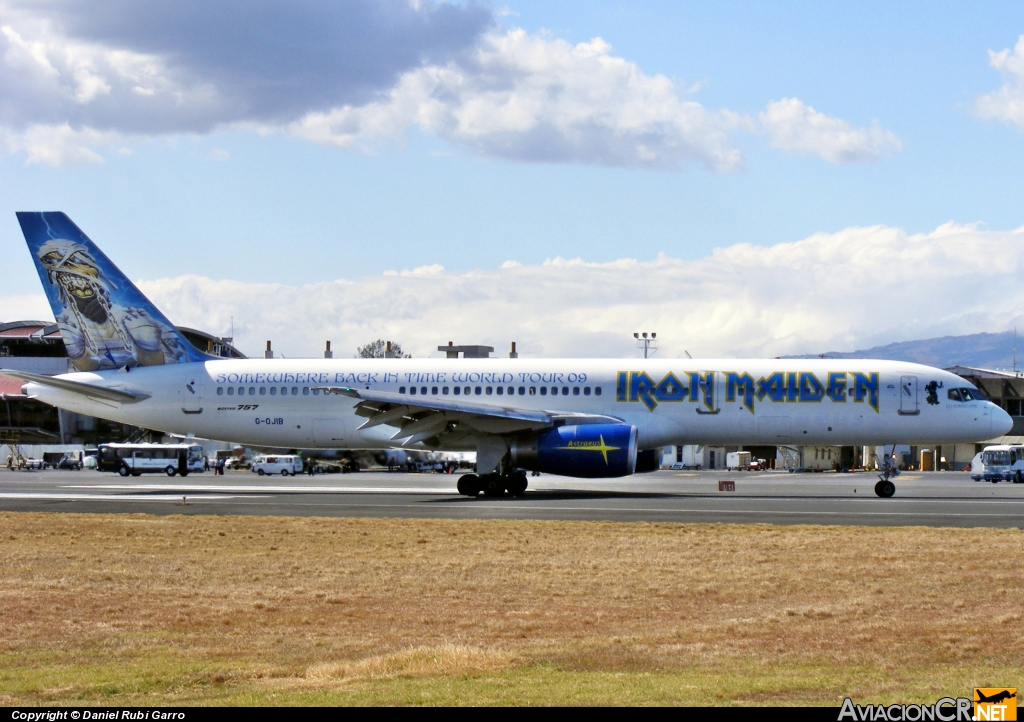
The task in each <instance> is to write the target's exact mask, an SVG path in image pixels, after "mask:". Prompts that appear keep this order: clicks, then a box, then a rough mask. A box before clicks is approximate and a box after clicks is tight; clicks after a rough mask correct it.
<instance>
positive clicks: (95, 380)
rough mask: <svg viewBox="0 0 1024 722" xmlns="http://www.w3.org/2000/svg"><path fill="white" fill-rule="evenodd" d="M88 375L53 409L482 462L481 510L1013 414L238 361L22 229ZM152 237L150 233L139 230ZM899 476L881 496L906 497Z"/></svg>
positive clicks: (894, 388) (932, 385) (837, 364)
mask: <svg viewBox="0 0 1024 722" xmlns="http://www.w3.org/2000/svg"><path fill="white" fill-rule="evenodd" d="M18 221H19V222H20V223H21V228H22V232H23V233H24V235H25V240H26V242H27V244H28V247H29V251H30V252H31V254H32V259H33V261H34V262H35V265H36V270H37V271H38V273H39V278H40V280H41V281H42V284H43V289H44V291H45V292H46V295H47V299H48V300H49V302H50V306H51V308H52V309H53V313H54V318H55V319H56V321H57V325H58V327H59V328H60V332H61V337H62V338H63V339H64V344H65V346H66V347H67V349H68V354H69V360H70V362H71V364H72V365H73V366H74V367H75V368H76V369H77V372H76V373H69V374H61V375H59V376H42V375H38V374H31V373H27V372H23V371H8V370H5V369H0V372H2V373H3V374H5V375H7V376H11V377H14V378H17V379H21V380H22V381H24V382H25V383H24V385H23V386H22V390H23V392H24V393H25V394H27V395H28V396H30V397H32V398H35V399H38V400H40V401H42V402H45V403H49V404H52V405H54V406H58V407H60V408H64V409H68V410H70V411H75V412H78V413H82V414H88V415H91V416H99V417H102V418H105V419H111V420H114V421H119V422H121V423H125V424H131V425H134V426H140V427H144V428H148V429H159V430H161V431H164V432H166V433H171V434H176V435H181V436H184V437H187V436H189V435H192V436H195V437H198V438H216V439H221V440H224V441H230V442H233V443H237V444H245V445H249V446H254V447H271V448H286V449H339V448H344V449H354V450H362V449H390V448H396V447H400V448H406V449H420V450H432V451H447V452H469V451H475V452H476V473H475V474H463V475H462V476H460V477H459V480H458V483H457V487H458V490H459V491H460V492H461V493H463V494H466V495H467V496H474V497H475V496H477V495H478V494H480V493H481V492H483V493H485V494H487V495H491V496H503V495H505V494H506V493H508V494H511V495H520V494H523V493H524V492H525V491H526V488H527V472H530V471H536V472H543V473H548V474H560V475H565V476H575V477H582V478H610V477H622V476H629V475H631V474H634V473H639V472H644V471H654V470H655V469H656V468H657V466H658V461H657V450H658V449H659V448H660V447H664V446H674V445H686V444H708V445H712V446H726V445H759V444H763V445H772V446H797V445H799V446H820V447H829V448H834V447H837V446H842V445H864V446H868V445H871V446H878V445H882V444H885V445H891V444H923V443H934V444H945V443H951V444H952V443H974V442H977V441H979V440H983V439H991V438H994V437H997V436H1001V435H1003V434H1005V433H1007V432H1008V431H1009V430H1010V429H1011V428H1012V426H1013V422H1012V420H1011V418H1010V416H1009V415H1008V414H1007V413H1006V412H1005V411H1004V410H1002V409H1001V408H999V407H998V406H996V405H995V404H992V403H991V402H989V401H987V400H985V399H984V397H983V396H982V395H981V393H980V392H979V391H978V389H977V388H976V387H974V386H973V385H971V384H970V383H969V382H967V381H965V380H964V379H962V378H960V377H959V376H956V375H955V374H952V373H949V372H947V371H943V370H941V369H936V368H931V367H929V366H923V365H921V364H913V363H905V362H900V361H883V360H865V359H660V360H659V359H630V360H623V359H579V358H571V359H525V358H509V359H466V360H461V361H458V362H452V361H451V360H448V359H440V358H427V359H407V360H404V361H402V362H401V363H400V364H399V363H396V362H395V361H394V360H391V359H342V358H338V359H329V358H324V359H223V358H220V357H217V356H212V355H209V354H207V353H204V352H202V351H200V350H199V349H197V348H195V347H194V346H193V345H192V344H190V343H189V342H188V340H187V339H186V338H185V337H184V336H183V335H182V334H181V333H180V332H179V331H178V330H177V329H176V328H175V327H174V325H173V324H172V323H171V322H170V321H169V320H168V319H167V318H166V317H165V316H164V315H163V314H162V313H161V312H160V310H159V309H157V308H156V307H155V306H154V305H153V304H152V303H151V302H150V301H149V299H147V298H146V297H145V296H144V295H143V294H142V292H141V291H139V289H138V288H136V287H135V285H134V284H133V283H132V282H131V281H130V280H129V279H128V278H127V277H125V275H124V274H123V273H122V272H121V271H120V270H119V269H118V268H117V266H115V265H114V264H113V263H112V262H111V261H110V259H108V258H107V257H106V256H105V255H104V254H103V252H102V251H101V250H100V249H99V248H97V247H96V245H95V244H94V243H93V242H92V241H91V240H90V239H89V238H88V237H87V236H86V235H85V234H84V233H83V232H82V231H81V229H79V228H78V226H76V225H75V224H74V223H73V222H72V221H71V219H69V218H68V217H67V216H66V215H65V214H63V213H59V212H52V213H18ZM141 230H142V229H140V232H141ZM890 473H891V472H889V471H883V473H882V474H881V476H882V478H881V479H879V481H878V483H877V484H876V486H875V493H876V494H878V495H879V496H882V497H889V496H892V495H893V494H894V493H895V491H896V487H895V485H894V484H893V483H892V482H891V481H890V480H889V475H890Z"/></svg>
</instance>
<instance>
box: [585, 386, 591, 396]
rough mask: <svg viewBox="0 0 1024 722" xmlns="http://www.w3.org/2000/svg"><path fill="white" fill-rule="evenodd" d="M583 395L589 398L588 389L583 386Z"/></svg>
mask: <svg viewBox="0 0 1024 722" xmlns="http://www.w3.org/2000/svg"><path fill="white" fill-rule="evenodd" d="M583 395H584V396H590V387H589V386H584V387H583Z"/></svg>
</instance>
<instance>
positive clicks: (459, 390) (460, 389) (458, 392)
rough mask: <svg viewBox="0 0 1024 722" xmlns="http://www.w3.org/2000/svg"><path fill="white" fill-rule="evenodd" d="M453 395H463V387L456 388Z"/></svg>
mask: <svg viewBox="0 0 1024 722" xmlns="http://www.w3.org/2000/svg"><path fill="white" fill-rule="evenodd" d="M452 393H454V394H455V395H456V396H458V395H459V394H461V393H462V387H461V386H456V387H455V388H454V389H452Z"/></svg>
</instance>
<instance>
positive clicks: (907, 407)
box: [900, 376, 921, 416]
mask: <svg viewBox="0 0 1024 722" xmlns="http://www.w3.org/2000/svg"><path fill="white" fill-rule="evenodd" d="M919 413H921V410H920V409H919V408H918V407H917V376H903V377H901V378H900V416H917V415H918V414H919Z"/></svg>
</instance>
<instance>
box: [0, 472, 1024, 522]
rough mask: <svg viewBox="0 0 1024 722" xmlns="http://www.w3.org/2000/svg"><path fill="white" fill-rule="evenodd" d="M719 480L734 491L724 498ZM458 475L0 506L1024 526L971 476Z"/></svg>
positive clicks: (280, 482)
mask: <svg viewBox="0 0 1024 722" xmlns="http://www.w3.org/2000/svg"><path fill="white" fill-rule="evenodd" d="M720 479H732V480H735V482H736V491H734V492H720V491H718V482H719V480H720ZM456 480H457V476H449V475H441V474H404V473H395V474H392V473H386V472H363V473H359V474H335V475H326V476H316V477H309V476H299V477H288V478H279V477H274V478H271V477H257V476H255V475H253V474H251V473H249V472H229V473H228V474H226V475H225V476H214V475H213V474H212V473H205V474H192V475H190V476H189V477H187V478H185V479H182V478H180V477H173V478H168V477H166V476H163V475H159V476H156V475H152V476H143V477H129V478H121V477H119V476H117V475H115V474H109V473H99V472H95V471H88V470H85V471H79V472H75V471H33V472H24V471H22V472H19V471H7V470H0V510H3V511H49V512H87V513H89V512H92V513H96V512H111V513H147V514H228V515H240V514H251V515H257V516H330V517H410V518H446V519H573V520H593V521H651V522H721V523H766V524H842V525H862V526H907V525H915V526H916V525H924V526H959V527H975V526H984V527H1018V528H1020V527H1022V526H1024V484H1009V483H1005V482H1004V483H1000V484H991V483H984V482H981V483H979V482H973V481H971V479H970V477H968V476H967V475H966V474H963V473H952V472H946V473H906V474H904V475H902V476H900V477H899V478H898V479H897V480H896V487H897V491H896V496H895V497H894V498H892V499H880V498H878V497H876V496H875V494H874V491H873V487H874V483H875V481H876V477H875V476H874V475H872V474H868V473H856V474H834V473H826V474H788V473H785V472H763V473H736V472H732V473H727V472H709V471H704V472H692V471H691V472H680V471H659V472H655V473H653V474H642V475H636V476H632V477H627V478H623V479H587V480H582V479H570V478H566V477H557V476H546V475H545V476H540V477H531V478H530V489H529V490H528V491H527V493H526V495H525V496H523V497H521V498H501V499H489V498H486V497H482V496H481V497H479V498H476V499H469V498H466V497H462V496H459V495H458V494H457V493H456V491H455V482H456Z"/></svg>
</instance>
